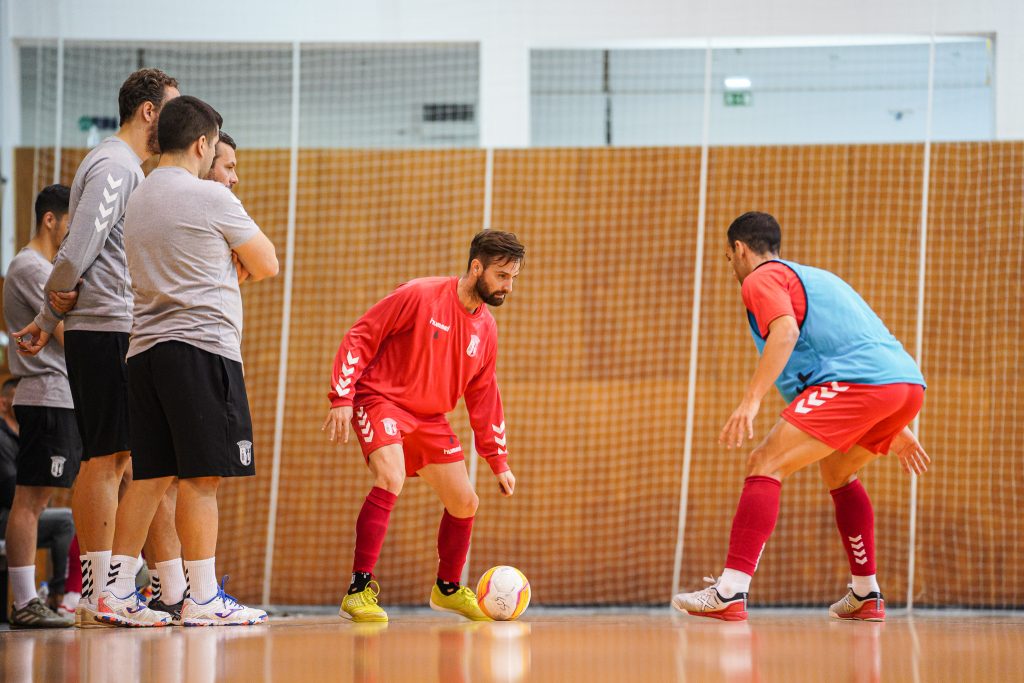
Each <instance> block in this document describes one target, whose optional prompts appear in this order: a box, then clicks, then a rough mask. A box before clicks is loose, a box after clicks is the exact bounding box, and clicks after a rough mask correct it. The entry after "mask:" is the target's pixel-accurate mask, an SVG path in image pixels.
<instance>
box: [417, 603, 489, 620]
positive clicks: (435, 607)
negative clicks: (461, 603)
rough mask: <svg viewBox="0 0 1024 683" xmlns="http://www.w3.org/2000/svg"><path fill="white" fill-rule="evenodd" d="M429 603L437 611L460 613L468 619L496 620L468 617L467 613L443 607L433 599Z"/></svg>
mask: <svg viewBox="0 0 1024 683" xmlns="http://www.w3.org/2000/svg"><path fill="white" fill-rule="evenodd" d="M428 604H429V605H430V609H432V610H434V611H435V612H447V613H448V614H458V615H459V616H460V617H462V618H463V619H466V620H468V621H494V620H493V619H490V618H486V619H474V618H473V617H467V616H466V615H465V614H463V613H462V612H460V611H459V610H457V609H451V608H450V607H441V605H438V604H437V603H436V602H434V601H433V600H431V601H430V602H429V603H428Z"/></svg>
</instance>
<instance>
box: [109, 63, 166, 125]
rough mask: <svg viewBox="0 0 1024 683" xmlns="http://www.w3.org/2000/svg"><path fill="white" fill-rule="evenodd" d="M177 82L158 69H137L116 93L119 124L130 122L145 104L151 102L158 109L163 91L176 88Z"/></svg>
mask: <svg viewBox="0 0 1024 683" xmlns="http://www.w3.org/2000/svg"><path fill="white" fill-rule="evenodd" d="M177 87H178V81H177V80H176V79H174V78H173V77H171V76H168V75H167V74H165V73H164V72H163V71H161V70H160V69H139V70H138V71H136V72H135V73H133V74H132V75H131V76H129V77H128V78H126V79H125V81H124V83H122V84H121V91H120V92H119V93H117V108H118V110H119V112H120V114H121V124H120V125H122V126H123V125H124V124H126V123H127V122H128V121H131V118H132V116H134V115H135V111H136V110H137V109H138V108H139V107H141V106H142V105H143V103H145V102H152V103H153V106H154V107H156V108H157V109H160V106H161V105H162V104H163V101H164V89H166V88H177Z"/></svg>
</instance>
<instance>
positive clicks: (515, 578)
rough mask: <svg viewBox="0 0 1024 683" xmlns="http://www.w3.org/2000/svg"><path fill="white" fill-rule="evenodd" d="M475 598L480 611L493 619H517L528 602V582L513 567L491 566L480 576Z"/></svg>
mask: <svg viewBox="0 0 1024 683" xmlns="http://www.w3.org/2000/svg"><path fill="white" fill-rule="evenodd" d="M476 599H477V603H479V605H480V609H481V611H483V613H484V614H486V615H487V616H489V617H490V618H491V619H494V620H495V621H511V620H513V619H518V618H519V615H521V614H522V613H523V612H525V611H526V608H527V607H528V606H529V604H530V582H529V581H528V580H527V579H526V576H525V575H524V574H523V573H522V572H521V571H519V570H518V569H516V568H515V567H508V566H505V565H499V566H497V567H491V568H490V569H488V570H487V571H485V572H484V575H483V576H481V577H480V582H479V583H478V584H477V587H476Z"/></svg>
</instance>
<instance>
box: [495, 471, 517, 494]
mask: <svg viewBox="0 0 1024 683" xmlns="http://www.w3.org/2000/svg"><path fill="white" fill-rule="evenodd" d="M496 476H497V477H498V490H499V491H501V495H503V496H505V497H506V498H508V497H510V496H511V495H512V493H513V492H514V491H515V490H516V477H515V475H514V474H512V470H505V471H504V472H502V473H501V474H498V475H496Z"/></svg>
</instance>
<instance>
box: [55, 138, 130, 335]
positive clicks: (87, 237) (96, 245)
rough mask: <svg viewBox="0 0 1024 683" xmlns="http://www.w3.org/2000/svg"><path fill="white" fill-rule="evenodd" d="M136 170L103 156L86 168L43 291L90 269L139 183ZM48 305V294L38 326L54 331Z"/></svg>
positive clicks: (71, 282) (71, 284)
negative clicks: (72, 215)
mask: <svg viewBox="0 0 1024 683" xmlns="http://www.w3.org/2000/svg"><path fill="white" fill-rule="evenodd" d="M137 172H138V169H131V168H128V167H126V166H125V165H124V164H123V163H122V162H120V161H118V160H116V159H109V158H108V159H102V160H99V161H97V163H96V164H95V165H94V166H93V167H92V168H91V169H89V171H88V173H87V175H86V178H85V185H84V188H83V190H82V196H81V199H79V201H78V205H77V207H76V210H75V216H74V218H73V219H72V221H71V225H69V226H68V236H67V238H65V240H64V243H63V244H62V245H61V247H60V250H59V251H58V252H57V258H56V260H55V261H54V263H53V272H52V273H51V274H50V278H49V279H48V280H47V281H46V288H45V292H46V293H47V294H48V293H49V292H67V291H70V290H72V289H74V288H75V287H77V286H78V279H79V278H80V277H82V273H84V272H85V271H86V270H88V269H89V266H91V265H92V264H93V261H95V260H96V257H97V256H99V254H100V251H102V249H103V244H104V243H105V242H106V241H107V236H108V235H109V234H110V231H111V230H112V229H113V227H114V226H115V225H117V224H118V222H119V221H121V220H122V219H123V217H124V207H125V204H126V203H127V199H128V197H129V196H130V195H131V193H132V190H134V189H135V186H136V185H137V184H138V178H137V175H136V174H137ZM61 319H62V316H60V315H59V314H58V313H57V312H56V311H54V310H53V309H51V308H50V304H49V300H48V297H47V298H46V300H44V301H43V306H42V308H41V309H40V311H39V315H37V316H36V319H35V323H36V324H37V325H39V328H40V329H42V330H45V331H46V332H49V333H50V334H52V333H53V330H54V328H56V327H57V324H58V323H59V322H60V321H61Z"/></svg>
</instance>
